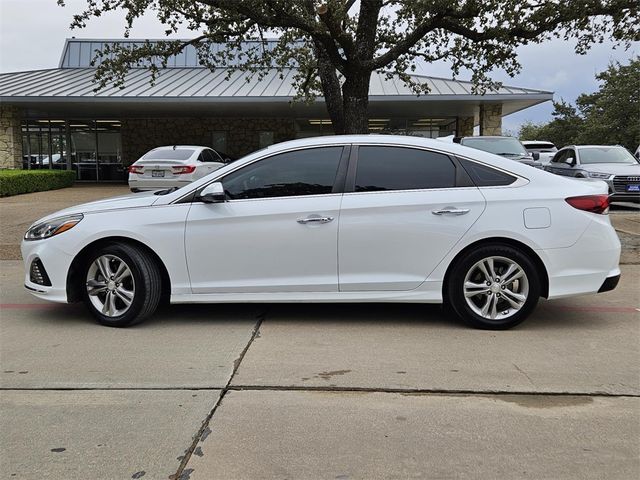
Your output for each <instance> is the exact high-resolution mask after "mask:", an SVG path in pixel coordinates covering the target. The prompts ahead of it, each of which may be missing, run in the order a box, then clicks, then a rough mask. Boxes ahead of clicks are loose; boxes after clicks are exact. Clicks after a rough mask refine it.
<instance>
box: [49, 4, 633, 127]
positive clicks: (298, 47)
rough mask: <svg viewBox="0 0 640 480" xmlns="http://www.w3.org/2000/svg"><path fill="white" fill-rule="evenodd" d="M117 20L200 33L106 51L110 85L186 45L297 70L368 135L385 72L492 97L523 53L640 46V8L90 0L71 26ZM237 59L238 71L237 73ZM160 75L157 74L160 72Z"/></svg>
mask: <svg viewBox="0 0 640 480" xmlns="http://www.w3.org/2000/svg"><path fill="white" fill-rule="evenodd" d="M58 3H59V4H61V5H64V0H58ZM114 10H124V12H125V13H126V25H125V36H128V34H129V31H130V29H131V27H132V25H133V23H134V21H135V20H136V19H137V18H139V17H141V16H142V15H144V14H146V13H148V12H153V13H155V15H156V16H157V17H158V19H159V20H160V21H161V22H162V23H163V24H164V25H166V30H165V34H167V35H170V34H173V33H176V32H178V30H179V29H180V28H181V27H186V28H188V29H189V30H192V31H193V32H198V33H197V34H194V37H193V38H191V39H189V40H186V41H182V40H166V41H163V42H159V43H150V42H146V43H145V44H144V45H142V46H140V47H136V48H133V49H131V50H128V49H123V48H122V47H117V46H116V47H111V48H106V49H105V50H103V52H102V54H103V58H102V59H103V62H102V63H101V65H100V67H99V68H98V70H97V80H98V82H99V83H98V84H99V85H100V86H104V85H106V84H107V83H112V82H115V83H116V84H118V83H122V81H123V76H124V73H125V72H126V71H127V70H128V69H129V68H131V67H133V66H139V65H141V64H144V63H141V61H142V60H148V59H152V58H156V59H160V62H161V64H162V62H163V61H164V62H165V64H166V59H167V58H168V57H169V56H171V55H173V54H176V53H179V52H180V51H181V50H183V49H184V48H185V47H186V46H187V45H195V46H197V47H198V52H199V57H200V61H201V62H202V63H203V64H204V65H206V66H209V67H210V68H216V67H230V68H231V71H232V70H236V69H240V70H245V71H251V72H255V73H256V74H257V75H264V74H265V70H266V69H268V68H273V67H276V68H280V69H283V68H285V67H287V66H290V65H291V64H292V62H294V63H295V64H296V65H297V67H298V69H299V70H298V75H297V76H296V78H295V82H296V87H297V91H298V95H299V97H302V98H313V97H314V96H315V95H319V94H320V95H323V96H324V100H325V103H326V106H327V110H328V113H329V116H330V118H331V120H332V124H333V126H334V130H335V131H336V133H365V132H367V131H368V123H367V119H368V115H367V111H368V93H369V83H370V79H371V74H372V72H374V71H382V72H384V73H386V74H387V75H388V76H393V75H397V76H399V77H400V78H401V79H402V80H403V81H404V82H405V83H406V84H408V85H409V86H410V87H411V88H413V90H414V91H415V92H416V93H426V90H425V89H426V87H425V86H424V85H421V84H417V83H415V82H412V81H411V77H410V76H409V73H408V72H411V71H413V70H415V68H416V62H417V60H419V59H420V60H423V61H425V62H427V63H428V62H435V61H438V60H446V61H447V62H449V63H450V65H451V68H452V72H453V75H454V77H455V76H456V75H458V74H459V72H460V71H461V70H463V69H464V70H468V71H470V72H471V77H472V81H473V83H474V85H475V90H476V92H483V91H485V90H486V89H487V88H489V87H492V86H495V84H494V83H493V82H492V81H491V80H490V78H489V73H490V72H491V71H492V70H494V69H496V68H499V69H503V70H505V71H506V72H507V73H509V74H510V75H514V74H516V73H517V72H519V71H520V64H519V63H518V58H517V54H516V49H517V47H519V46H521V45H525V44H531V43H541V42H543V41H546V40H548V39H550V38H554V37H555V38H558V37H560V38H564V39H575V40H576V51H577V52H578V53H584V52H585V51H586V50H588V48H589V47H590V45H592V44H593V43H599V42H602V41H603V40H605V39H609V38H612V39H614V40H615V41H616V42H618V43H623V44H625V45H627V46H628V45H629V44H630V42H631V41H633V40H639V39H640V15H639V12H640V6H639V4H638V2H637V0H564V1H561V0H501V1H499V0H359V1H356V0H322V1H320V0H87V5H86V7H85V9H84V10H83V11H81V12H79V13H78V14H76V15H75V16H74V19H73V22H72V27H73V28H83V27H84V26H85V25H86V23H87V22H88V21H90V20H91V19H94V18H97V17H101V16H103V15H104V14H106V13H108V12H110V11H114ZM266 37H275V38H277V39H278V41H277V44H276V45H275V46H274V47H273V48H270V47H269V48H266V47H265V45H267V44H265V43H263V42H256V43H254V44H253V46H252V47H251V48H248V49H247V48H243V47H245V46H246V41H247V40H256V39H258V40H263V39H264V38H266ZM218 42H220V43H225V44H226V45H227V47H226V48H224V49H223V50H221V51H219V52H213V51H212V49H211V48H210V44H211V43H218ZM241 50H242V51H241ZM233 58H235V59H236V60H239V62H238V63H237V64H235V63H234V64H230V60H231V59H233ZM160 66H162V65H160ZM149 68H150V69H151V70H152V71H153V72H154V73H155V72H157V69H158V64H157V62H156V63H153V62H152V63H151V64H150V65H149Z"/></svg>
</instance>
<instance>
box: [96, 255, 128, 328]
mask: <svg viewBox="0 0 640 480" xmlns="http://www.w3.org/2000/svg"><path fill="white" fill-rule="evenodd" d="M86 289H87V294H88V295H89V300H90V301H91V303H92V305H93V306H94V307H95V308H96V309H97V310H98V311H99V312H100V313H102V314H103V315H105V316H107V317H119V316H121V315H123V314H124V313H125V312H126V311H127V310H129V308H130V307H131V304H132V302H133V299H134V297H135V291H136V290H135V281H134V279H133V275H132V273H131V269H130V268H129V265H127V263H126V262H125V261H124V260H122V259H121V258H120V257H118V256H116V255H111V254H105V255H101V256H99V257H98V258H96V259H95V260H94V261H93V262H92V263H91V266H90V267H89V270H88V272H87V281H86Z"/></svg>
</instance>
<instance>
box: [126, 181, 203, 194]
mask: <svg viewBox="0 0 640 480" xmlns="http://www.w3.org/2000/svg"><path fill="white" fill-rule="evenodd" d="M191 182H192V180H174V179H170V178H167V179H162V178H161V179H148V180H132V179H129V188H130V189H131V190H138V191H144V190H160V189H162V188H171V187H184V186H185V185H189V184H190V183H191Z"/></svg>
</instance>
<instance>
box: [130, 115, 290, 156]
mask: <svg viewBox="0 0 640 480" xmlns="http://www.w3.org/2000/svg"><path fill="white" fill-rule="evenodd" d="M214 131H226V132H227V150H228V151H227V152H225V153H228V154H229V155H230V156H232V157H240V156H242V155H245V154H247V153H250V152H253V151H255V150H257V149H258V148H259V146H260V145H259V132H261V131H271V132H274V135H273V137H274V143H278V142H283V141H285V140H292V139H294V138H295V128H294V121H293V120H292V119H284V118H142V119H141V118H133V119H132V118H130V119H123V120H122V129H121V135H122V158H123V163H124V164H125V166H127V165H130V164H132V163H133V162H135V161H136V160H137V159H138V158H140V157H141V156H142V155H144V154H145V153H146V152H148V151H149V150H151V149H152V148H155V147H159V146H162V145H175V144H180V145H203V146H213V145H212V134H213V132H214Z"/></svg>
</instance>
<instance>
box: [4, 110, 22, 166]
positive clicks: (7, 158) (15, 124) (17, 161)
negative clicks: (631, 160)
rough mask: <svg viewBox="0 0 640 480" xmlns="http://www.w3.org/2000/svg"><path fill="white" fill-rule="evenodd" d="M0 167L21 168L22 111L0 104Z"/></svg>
mask: <svg viewBox="0 0 640 480" xmlns="http://www.w3.org/2000/svg"><path fill="white" fill-rule="evenodd" d="M0 168H22V111H21V110H20V109H19V108H18V107H14V106H12V105H2V106H0Z"/></svg>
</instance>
